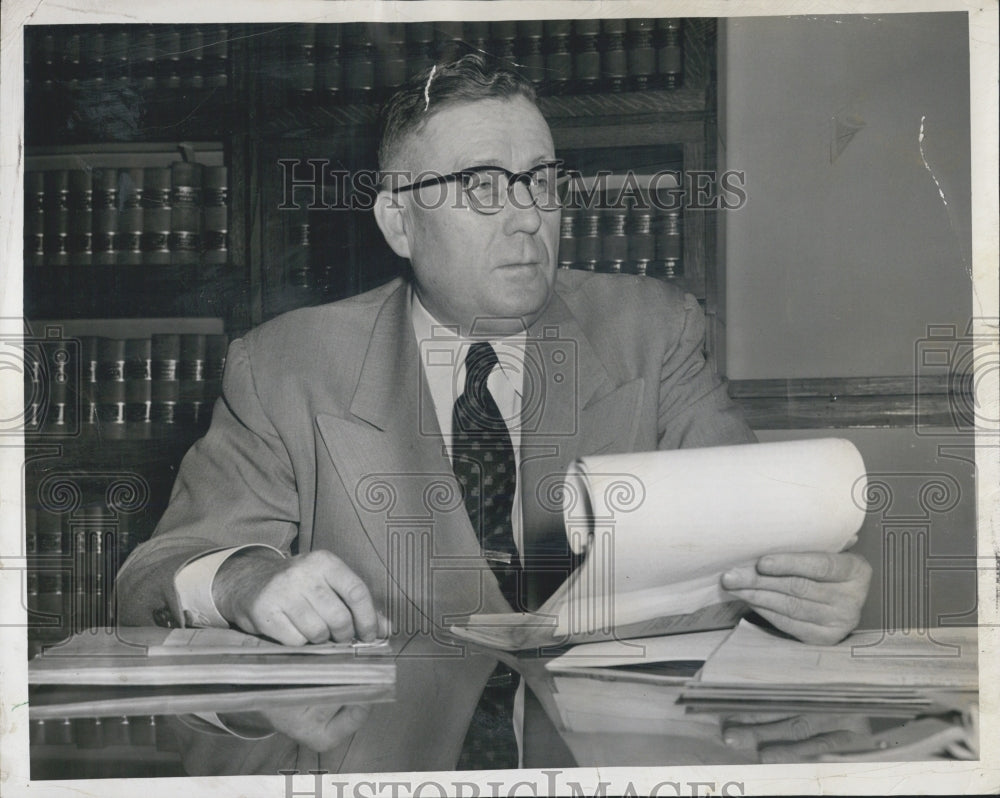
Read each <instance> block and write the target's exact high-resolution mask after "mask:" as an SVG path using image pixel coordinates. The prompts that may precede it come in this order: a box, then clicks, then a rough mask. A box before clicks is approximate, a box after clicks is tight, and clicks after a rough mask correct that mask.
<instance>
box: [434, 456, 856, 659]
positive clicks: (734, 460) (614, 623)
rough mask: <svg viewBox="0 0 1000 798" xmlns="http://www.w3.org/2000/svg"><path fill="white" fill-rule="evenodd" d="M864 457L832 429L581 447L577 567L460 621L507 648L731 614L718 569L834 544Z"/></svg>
mask: <svg viewBox="0 0 1000 798" xmlns="http://www.w3.org/2000/svg"><path fill="white" fill-rule="evenodd" d="M865 480H866V477H865V465H864V462H863V461H862V459H861V455H860V454H859V453H858V450H857V449H856V448H855V447H854V445H853V444H852V443H850V442H849V441H846V440H840V439H836V438H829V439H819V440H807V441H781V442H776V443H758V444H746V445H742V446H715V447H705V448H700V449H678V450H675V451H665V452H637V453H632V454H616V455H599V456H593V457H585V458H583V459H582V460H579V461H577V462H576V463H574V464H573V465H571V466H570V468H569V471H568V472H567V474H566V480H565V485H564V490H563V493H562V496H563V499H564V506H563V521H564V524H565V532H566V538H567V541H568V543H569V547H570V549H571V550H572V551H573V552H574V553H576V554H579V555H582V556H583V559H582V562H581V564H580V566H579V567H578V568H577V569H576V570H575V571H574V572H573V573H572V574H571V575H570V577H569V578H568V579H567V580H566V581H565V582H564V583H563V584H562V585H561V586H560V587H559V588H558V589H557V590H556V592H555V593H554V594H553V595H552V596H550V597H549V599H548V600H547V601H546V602H545V603H544V604H543V605H542V606H541V607H540V608H539V609H538V611H537V612H535V613H522V614H513V613H511V614H477V615H470V616H466V617H464V618H461V619H459V620H458V622H457V623H456V624H455V626H454V627H452V631H453V632H454V633H455V634H456V635H457V636H459V637H463V638H465V639H467V640H473V641H475V642H477V643H480V644H482V645H486V646H491V647H494V648H502V649H506V650H510V651H513V650H519V649H526V648H534V647H536V646H537V647H542V646H556V645H565V644H567V643H584V642H593V641H596V640H600V639H609V638H615V637H617V638H626V637H645V636H656V635H665V634H681V633H687V632H698V631H706V630H711V629H721V628H725V627H732V626H733V625H734V624H735V623H736V620H737V618H738V617H739V616H740V614H741V613H742V612H743V611H744V610H745V606H744V605H742V603H740V602H734V601H733V596H732V594H729V593H727V592H726V591H725V590H723V589H722V585H721V581H720V580H721V577H722V574H723V573H724V572H725V571H727V570H728V569H730V568H735V567H739V566H746V565H752V564H753V563H755V562H756V561H757V559H758V558H760V557H761V556H763V555H765V554H777V553H782V552H800V551H814V552H837V551H841V550H842V549H843V548H844V547H845V546H847V545H849V543H850V542H851V540H852V539H853V538H854V536H855V535H856V533H857V531H858V530H859V529H860V527H861V524H862V522H863V521H864V517H865V512H864V506H863V504H861V503H859V502H858V501H857V500H856V497H857V496H859V495H864V486H865Z"/></svg>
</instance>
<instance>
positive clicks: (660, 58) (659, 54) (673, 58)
mask: <svg viewBox="0 0 1000 798" xmlns="http://www.w3.org/2000/svg"><path fill="white" fill-rule="evenodd" d="M656 33H657V38H658V39H659V43H658V45H657V48H656V72H657V77H658V81H659V83H660V85H661V86H662V87H663V88H665V89H679V88H680V87H681V86H682V85H683V84H684V48H683V40H684V38H683V33H684V29H683V21H682V20H680V19H671V18H664V19H658V20H657V21H656Z"/></svg>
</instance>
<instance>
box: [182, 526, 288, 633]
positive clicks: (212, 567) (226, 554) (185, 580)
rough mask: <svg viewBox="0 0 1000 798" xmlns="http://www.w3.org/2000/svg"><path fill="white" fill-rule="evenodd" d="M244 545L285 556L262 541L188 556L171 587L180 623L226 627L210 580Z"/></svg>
mask: <svg viewBox="0 0 1000 798" xmlns="http://www.w3.org/2000/svg"><path fill="white" fill-rule="evenodd" d="M244 549H270V550H271V551H273V552H275V553H276V554H279V555H280V556H281V557H284V556H285V555H284V554H283V553H282V552H281V551H280V550H279V549H276V548H275V547H274V546H269V545H267V544H266V543H247V544H246V545H244V546H231V547H230V548H226V549H216V550H215V551H210V552H208V553H206V554H199V555H198V556H197V557H194V558H192V559H190V560H188V561H187V562H186V563H184V565H182V566H181V567H180V568H178V569H177V573H176V574H174V591H175V592H176V593H177V604H178V606H179V607H180V611H181V617H180V622H181V626H182V627H183V626H211V627H217V628H223V629H225V628H228V627H229V621H227V620H226V619H225V618H223V617H222V614H221V613H220V612H219V610H218V608H217V607H216V606H215V600H214V599H213V598H212V582H213V581H214V580H215V575H216V573H218V571H219V568H221V567H222V564H223V563H224V562H225V561H226V560H228V559H229V558H230V557H232V556H233V555H234V554H236V552H238V551H243V550H244Z"/></svg>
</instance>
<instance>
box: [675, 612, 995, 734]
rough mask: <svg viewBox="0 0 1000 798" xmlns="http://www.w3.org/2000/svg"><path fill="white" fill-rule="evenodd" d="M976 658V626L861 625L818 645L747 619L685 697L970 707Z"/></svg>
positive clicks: (760, 704) (877, 709)
mask: <svg viewBox="0 0 1000 798" xmlns="http://www.w3.org/2000/svg"><path fill="white" fill-rule="evenodd" d="M977 660H978V647H977V644H976V629H975V627H944V628H935V629H929V630H927V631H926V632H925V633H923V634H918V633H917V632H915V631H914V632H907V633H904V632H895V633H889V632H884V631H871V632H856V633H854V634H852V635H850V636H849V637H848V638H847V639H846V640H845V641H844V642H842V643H840V644H838V645H835V646H813V645H806V644H805V643H800V642H798V641H797V640H793V639H790V638H786V637H782V636H780V635H778V634H775V633H773V632H769V631H767V630H765V629H762V628H760V627H757V626H754V625H753V624H750V623H748V622H746V621H743V622H741V623H740V625H739V626H738V627H737V628H736V630H735V631H734V632H733V633H732V634H731V635H730V636H729V637H728V638H727V639H726V641H725V642H724V643H723V644H722V645H721V646H720V647H719V648H718V649H717V650H716V651H715V653H714V654H712V656H711V657H709V659H708V661H707V662H706V664H705V666H704V667H703V668H702V670H701V673H700V675H699V678H698V679H697V680H695V681H692V682H690V683H689V684H688V685H687V687H686V688H685V689H684V692H683V695H682V698H681V701H682V703H684V704H688V705H692V706H693V707H695V708H697V709H701V710H707V711H719V710H728V711H746V710H749V709H756V708H763V709H766V710H774V711H778V710H780V711H795V712H798V711H821V710H829V711H839V712H847V711H861V712H867V713H869V714H879V715H886V716H890V715H915V714H928V713H933V712H941V711H947V710H949V709H965V708H967V707H968V706H969V704H970V702H971V701H972V700H974V696H975V694H976V691H977V685H978V679H977V673H978V670H977Z"/></svg>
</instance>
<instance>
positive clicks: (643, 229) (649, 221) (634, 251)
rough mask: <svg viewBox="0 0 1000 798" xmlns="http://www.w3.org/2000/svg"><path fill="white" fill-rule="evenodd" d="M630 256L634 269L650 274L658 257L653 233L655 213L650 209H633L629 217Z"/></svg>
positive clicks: (639, 272) (640, 272)
mask: <svg viewBox="0 0 1000 798" xmlns="http://www.w3.org/2000/svg"><path fill="white" fill-rule="evenodd" d="M629 225H630V232H629V237H628V258H629V262H630V263H631V266H632V271H634V272H635V273H636V274H643V275H644V274H648V273H649V270H650V266H651V264H652V263H653V260H654V259H655V258H656V238H655V236H654V235H653V214H652V211H649V210H638V209H637V210H633V211H632V213H631V214H630V219H629Z"/></svg>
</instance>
